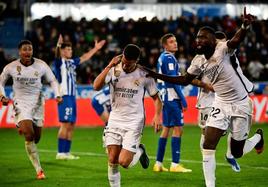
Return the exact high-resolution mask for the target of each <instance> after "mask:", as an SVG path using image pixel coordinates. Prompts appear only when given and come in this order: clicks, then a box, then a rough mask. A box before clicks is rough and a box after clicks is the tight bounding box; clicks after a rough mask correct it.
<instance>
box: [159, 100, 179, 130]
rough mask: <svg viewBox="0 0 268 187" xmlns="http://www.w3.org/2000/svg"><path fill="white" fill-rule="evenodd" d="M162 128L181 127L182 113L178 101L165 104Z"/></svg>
mask: <svg viewBox="0 0 268 187" xmlns="http://www.w3.org/2000/svg"><path fill="white" fill-rule="evenodd" d="M162 118H163V126H165V127H174V126H183V124H184V122H183V112H182V106H181V103H180V101H179V100H174V101H169V102H165V103H164V106H163V116H162Z"/></svg>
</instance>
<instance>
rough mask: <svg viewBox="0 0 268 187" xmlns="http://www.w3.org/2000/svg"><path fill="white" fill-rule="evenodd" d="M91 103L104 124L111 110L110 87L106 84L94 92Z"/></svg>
mask: <svg viewBox="0 0 268 187" xmlns="http://www.w3.org/2000/svg"><path fill="white" fill-rule="evenodd" d="M91 105H92V107H93V108H94V110H95V111H96V113H97V114H98V116H100V118H101V120H102V121H103V122H104V123H105V125H106V124H107V122H108V118H109V114H110V111H111V102H110V89H109V87H108V86H106V87H104V88H103V89H101V90H100V91H98V92H97V93H96V94H94V96H93V98H92V101H91Z"/></svg>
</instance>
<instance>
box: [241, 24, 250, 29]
mask: <svg viewBox="0 0 268 187" xmlns="http://www.w3.org/2000/svg"><path fill="white" fill-rule="evenodd" d="M249 27H250V25H247V26H246V27H245V25H244V23H243V24H242V25H241V29H243V30H248V29H249Z"/></svg>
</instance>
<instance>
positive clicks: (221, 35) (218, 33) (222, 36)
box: [215, 31, 227, 40]
mask: <svg viewBox="0 0 268 187" xmlns="http://www.w3.org/2000/svg"><path fill="white" fill-rule="evenodd" d="M215 37H216V38H217V39H219V40H222V39H227V36H226V34H225V33H224V32H222V31H216V32H215Z"/></svg>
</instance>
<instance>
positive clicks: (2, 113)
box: [0, 95, 268, 128]
mask: <svg viewBox="0 0 268 187" xmlns="http://www.w3.org/2000/svg"><path fill="white" fill-rule="evenodd" d="M186 99H187V103H188V110H187V111H186V112H185V113H184V121H185V124H196V123H197V109H196V108H195V103H196V96H187V97H186ZM252 99H253V104H254V117H253V120H254V121H255V122H261V123H264V122H268V114H267V110H268V96H264V95H259V96H253V97H252ZM77 106H78V116H77V123H76V125H77V126H82V127H87V126H103V122H102V121H101V119H100V118H99V117H98V115H97V114H96V112H95V111H94V109H93V108H92V107H91V101H90V99H82V98H80V99H77ZM12 107H13V106H12V103H9V105H8V106H2V105H0V124H1V125H0V128H14V127H15V125H14V122H13V112H12ZM145 110H146V124H151V122H152V118H153V113H154V104H153V101H152V99H150V98H145ZM44 124H45V127H57V126H59V122H58V113H57V104H56V101H55V100H53V99H47V100H46V103H45V122H44Z"/></svg>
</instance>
